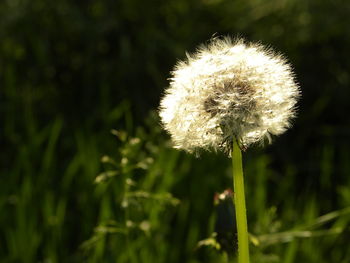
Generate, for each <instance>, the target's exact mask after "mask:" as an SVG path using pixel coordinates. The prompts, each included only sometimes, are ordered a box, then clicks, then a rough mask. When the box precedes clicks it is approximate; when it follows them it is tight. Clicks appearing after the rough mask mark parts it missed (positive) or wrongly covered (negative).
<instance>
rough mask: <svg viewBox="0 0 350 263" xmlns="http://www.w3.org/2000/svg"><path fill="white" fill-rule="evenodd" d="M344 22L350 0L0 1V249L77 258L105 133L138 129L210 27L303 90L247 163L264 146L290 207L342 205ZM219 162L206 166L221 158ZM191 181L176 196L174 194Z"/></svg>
mask: <svg viewBox="0 0 350 263" xmlns="http://www.w3.org/2000/svg"><path fill="white" fill-rule="evenodd" d="M349 24H350V2H347V1H340V0H334V1H316V0H314V1H297V0H283V1H277V0H276V1H275V0H267V1H252V0H249V1H247V0H244V1H243V0H236V1H228V0H176V1H175V0H166V1H160V0H153V1H140V0H118V1H109V0H105V1H101V0H94V1H92V0H91V1H68V0H57V1H43V0H31V1H29V0H7V1H5V0H3V1H0V147H1V151H0V167H1V171H0V172H1V179H0V180H1V186H0V187H1V194H0V197H1V199H0V207H1V216H0V229H1V230H0V258H1V257H2V258H3V260H4V262H25V261H27V262H70V261H72V262H73V261H74V260H75V261H76V262H80V260H81V258H80V257H79V256H77V253H78V252H76V251H78V250H79V249H78V247H79V246H80V244H81V243H82V242H83V241H85V240H86V239H88V238H89V236H90V235H91V233H92V231H93V228H94V226H95V225H96V224H97V223H98V219H97V218H96V216H95V214H97V211H98V210H99V209H100V205H101V203H100V201H101V200H100V199H99V198H96V197H94V196H92V195H90V193H91V191H94V189H95V188H94V187H95V186H94V185H93V178H94V177H95V176H96V175H97V174H98V173H99V172H100V171H101V169H102V168H101V166H100V164H99V159H100V157H101V156H102V155H103V154H106V153H110V154H112V155H113V151H115V148H117V146H116V145H113V142H114V141H115V139H114V137H113V136H111V135H110V133H109V131H110V130H111V129H113V128H115V129H124V130H126V131H127V132H128V133H130V134H137V132H136V131H137V127H145V125H146V124H145V122H146V123H147V121H145V120H148V119H149V115H150V113H149V112H150V111H152V110H155V109H156V108H157V107H158V104H159V100H160V97H161V94H162V91H163V90H164V88H165V87H166V86H167V85H168V80H167V78H168V77H169V76H170V75H169V71H170V70H171V69H172V67H173V65H174V64H175V63H176V61H177V60H178V59H183V58H185V52H186V51H188V52H192V51H194V50H195V48H196V46H197V45H198V44H200V43H203V42H204V43H205V42H206V41H207V40H208V39H210V38H211V37H212V36H221V35H231V36H234V37H235V36H237V35H238V36H242V37H244V38H245V39H247V40H249V41H255V42H261V43H262V44H264V45H268V46H271V47H272V48H273V49H275V50H276V51H278V52H281V53H283V54H285V55H286V57H287V58H288V60H289V61H290V62H291V64H292V65H293V67H294V70H295V73H296V79H297V81H298V83H299V84H300V87H301V91H302V99H301V101H300V103H299V109H298V118H297V119H296V120H295V121H294V122H295V124H294V126H293V128H292V129H291V130H290V131H288V132H287V134H285V135H282V136H281V137H279V138H275V140H274V143H273V145H271V146H269V147H267V148H266V149H264V150H260V149H252V150H250V151H248V153H247V160H250V159H252V160H255V159H254V158H256V155H259V154H266V155H268V156H269V160H270V161H269V167H270V168H269V169H271V170H273V171H274V174H285V173H287V171H293V172H292V174H293V176H292V177H291V178H292V179H290V177H288V178H289V179H288V180H291V181H290V182H291V185H292V186H291V188H290V189H288V188H287V189H285V191H284V190H280V191H281V192H283V191H284V194H285V198H286V199H288V198H289V195H291V196H292V197H291V199H293V204H294V206H295V208H296V209H297V207H298V204H300V202H301V203H303V202H304V201H303V200H304V199H302V198H305V197H306V196H307V197H308V198H310V199H312V200H314V202H313V203H316V204H317V205H316V206H317V213H316V214H318V215H321V214H324V213H327V212H330V211H333V210H337V209H341V208H343V207H345V206H348V205H350V191H349V190H347V188H348V186H349V182H350V181H349V172H350V164H349V162H350V159H349V157H350V150H349V146H350V140H349V139H350V125H349V98H350V89H349V84H350V72H349V70H350V59H349V57H350V49H349V47H350V30H349ZM153 115H154V114H153ZM121 116H122V117H121ZM157 125H158V121H157V120H155V121H153V122H152V124H151V125H149V126H147V127H148V128H144V129H145V130H146V131H149V130H152V128H153V129H159V128H156V126H157ZM150 127H152V128H150ZM157 136H161V137H162V138H164V140H166V138H168V136H167V135H166V134H164V133H160V135H157ZM78 153H79V154H78ZM172 154H174V153H173V152H172ZM184 156H185V157H183V158H190V159H191V158H192V157H188V156H187V155H184ZM181 158H182V157H181ZM203 158H204V159H205V160H206V158H208V159H210V157H208V156H206V155H205V156H204V157H203ZM215 158H216V159H215ZM215 158H214V159H215V161H213V163H212V164H210V165H213V166H214V167H215V165H218V164H222V163H225V162H226V159H225V157H223V156H219V157H217V156H216V157H215ZM186 160H187V159H186ZM189 163H190V165H191V166H196V165H201V162H200V160H195V159H191V161H189ZM206 165H209V164H206ZM227 165H229V162H228V164H227ZM203 169H204V171H205V168H203ZM208 169H214V168H208ZM214 170H215V169H214ZM191 171H192V170H191ZM197 172H198V173H202V172H203V171H201V170H198V171H197ZM191 173H195V171H192V172H191ZM63 174H68V175H69V176H63ZM198 176H199V175H198ZM194 177H195V176H194ZM272 178H273V179H272V181H271V184H269V186H268V187H269V188H268V189H270V190H271V193H269V192H268V194H267V195H268V197H267V198H268V200H269V204H270V205H276V206H277V207H280V206H282V207H283V203H281V200H278V199H277V197H276V195H275V194H274V192H273V190H274V189H275V188H276V187H277V188H278V185H279V181H283V180H285V179H284V177H283V176H277V177H273V176H272ZM193 180H194V179H193ZM185 185H186V183H185V182H184V185H183V186H181V184H180V183H179V184H177V185H175V186H174V188H172V189H171V191H172V192H174V194H175V195H177V196H178V197H179V198H180V199H181V198H182V197H183V196H184V195H185V194H184V193H186V192H187V191H185V190H181V189H183V187H185ZM223 185H224V183H222V185H221V188H219V189H216V190H215V191H220V190H222V189H223V187H224V186H223ZM194 187H195V186H194ZM198 187H200V186H198ZM213 191H214V190H213ZM211 194H212V193H210V195H211ZM282 196H283V194H280V197H282ZM310 196H312V197H310ZM187 197H188V198H189V199H190V197H189V196H187ZM287 197H288V198H287ZM183 198H185V197H183ZM211 198H212V197H211V196H210V197H208V198H207V200H210V199H211ZM60 200H64V201H62V206H63V208H60V209H62V211H64V212H62V213H64V214H65V216H64V218H65V219H64V220H63V221H64V224H63V222H61V225H60V227H59V228H57V229H56V230H52V229H51V228H50V227H51V225H50V224H48V225H49V227H47V226H46V225H45V224H46V223H45V222H46V219H47V218H48V217H49V216H47V215H49V214H50V212H47V211H49V210H50V209H54V208H52V207H56V208H57V209H59V207H60V204H61V203H60ZM198 200H200V199H198ZM56 208H55V209H56ZM55 209H54V210H55ZM290 209H291V210H292V206H291V207H290ZM306 210H307V208H306ZM50 211H51V210H50ZM55 211H56V210H55ZM57 211H58V210H57ZM57 211H56V212H57ZM60 211H61V210H60ZM56 212H55V213H56ZM53 213H54V212H53ZM57 213H58V212H57ZM208 213H209V212H208ZM291 213H292V212H291ZM172 220H173V221H174V220H175V219H172ZM81 221H84V224H83V223H82V222H81ZM175 221H176V220H175ZM204 223H205V222H202V223H201V224H204ZM173 224H176V223H174V222H173ZM41 227H42V228H41ZM45 227H47V228H48V229H46V228H45ZM38 229H39V230H38ZM200 229H201V228H200ZM52 231H56V232H59V233H56V234H55V235H57V238H55V239H54V241H52V240H51V234H52ZM201 231H202V232H201ZM199 233H203V230H199ZM198 235H199V237H200V238H203V237H205V234H202V235H201V234H198ZM47 240H51V241H50V242H51V243H50V248H47V247H46V246H45V245H44V243H45V242H48V241H47ZM197 241H198V240H197ZM179 242H180V241H179ZM28 244H30V245H28ZM342 244H345V243H342ZM338 247H341V245H339V246H338ZM175 250H176V248H175ZM179 250H181V249H179ZM47 251H51V252H47ZM50 253H51V254H52V255H51V254H50ZM55 253H56V254H55ZM325 253H326V252H325ZM54 254H55V255H54ZM78 254H79V253H78ZM178 254H179V255H181V256H179V258H180V259H182V260H185V261H184V262H190V261H186V260H187V259H188V258H189V257H190V256H188V254H186V253H185V252H184V251H182V252H181V253H180V252H179V253H178ZM338 254H339V255H340V256H339V257H338V258H342V257H343V260H345V258H346V256H344V255H341V252H339V253H338ZM50 255H51V256H50ZM199 257H200V256H199ZM45 258H51V260H52V261H44V260H45ZM73 258H74V260H73ZM68 259H69V260H68ZM67 260H68V261H67ZM107 260H108V259H105V261H103V262H108V261H107ZM308 260H309V261H305V262H314V261H312V260H310V259H308ZM96 262H98V260H97V259H96ZM100 262H101V261H100ZM111 262H112V261H111ZM119 262H124V261H123V260H122V259H120V261H119ZM126 262H127V261H126ZM191 262H192V261H191ZM193 262H197V261H193ZM315 262H316V261H315ZM330 262H331V261H330ZM333 262H335V261H333ZM338 262H341V261H338ZM342 262H346V261H342Z"/></svg>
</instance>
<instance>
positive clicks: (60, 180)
mask: <svg viewBox="0 0 350 263" xmlns="http://www.w3.org/2000/svg"><path fill="white" fill-rule="evenodd" d="M128 108H129V104H127V103H123V104H121V105H120V106H118V107H117V108H116V109H115V110H114V111H113V112H111V114H110V115H109V117H108V118H110V119H109V121H110V122H114V123H116V124H118V125H119V127H120V129H118V130H113V131H112V132H111V133H109V131H107V130H102V131H98V132H95V133H93V132H90V131H87V130H85V129H75V130H72V131H70V130H69V129H68V128H67V127H66V126H65V125H66V124H65V122H64V121H63V120H62V119H60V118H56V119H54V120H52V121H50V122H49V123H48V124H47V126H45V127H43V128H42V129H38V128H37V127H36V126H35V125H34V124H31V126H29V127H32V128H28V130H27V131H24V136H23V137H22V141H21V143H20V144H19V145H18V147H17V148H16V149H15V150H14V152H15V154H13V155H12V156H11V158H12V159H11V160H9V161H8V164H9V166H8V167H7V168H4V169H3V170H2V172H1V173H2V174H1V178H3V179H2V184H1V185H0V188H1V189H0V192H1V195H0V208H1V211H2V213H1V217H0V225H1V228H0V234H1V236H0V237H1V238H0V259H1V262H118V263H123V262H131V263H136V262H152V263H153V262H170V263H172V262H174V263H178V262H189V263H192V262H193V263H194V262H227V260H228V259H229V260H230V261H231V262H234V261H235V254H236V251H234V252H233V253H229V256H227V255H226V252H220V251H218V250H217V248H215V244H216V243H215V242H204V245H201V246H198V242H200V241H201V240H205V239H207V238H209V240H211V239H210V237H212V233H213V231H214V225H215V220H216V216H217V215H216V208H215V205H214V202H213V198H214V194H215V192H222V191H223V190H225V189H226V188H229V187H230V186H231V185H232V181H231V180H232V178H231V176H230V175H231V166H230V164H231V162H230V160H229V159H228V158H227V157H226V156H224V155H221V154H209V153H203V154H202V155H201V156H200V158H195V157H193V156H190V155H187V154H185V153H183V152H179V151H176V150H174V149H172V148H171V146H170V141H169V138H168V136H167V135H165V134H164V133H163V132H162V131H161V129H160V127H159V125H158V122H157V118H156V117H155V113H152V114H150V117H149V118H148V119H147V120H145V121H144V123H142V124H139V125H138V126H136V125H134V124H133V119H132V116H131V115H130V112H129V110H128ZM284 136H288V135H284ZM276 143H278V141H277V142H276ZM276 147H278V146H276ZM290 147H293V144H291V145H290ZM335 154H336V158H337V159H338V160H339V161H338V162H337V163H339V164H338V166H337V171H339V172H343V173H344V174H345V173H346V172H347V171H349V169H350V167H349V165H348V162H347V160H348V157H349V156H348V151H347V150H346V149H345V148H341V149H340V150H339V151H338V152H335V148H334V146H333V145H332V144H329V143H325V144H324V145H319V146H317V148H315V149H314V156H315V158H314V164H313V165H314V166H315V167H316V168H315V167H313V168H315V169H316V170H317V171H319V172H318V173H317V177H316V176H315V175H314V174H315V173H314V172H312V171H310V172H309V173H308V171H307V170H305V169H303V167H298V165H296V164H295V163H293V162H286V161H284V160H283V159H282V161H281V159H280V161H279V162H278V163H277V157H276V155H274V154H273V153H271V154H270V153H268V150H266V151H265V150H251V151H248V152H246V153H244V155H243V158H244V169H245V180H246V182H245V185H246V199H247V200H246V201H247V211H248V224H249V231H250V232H251V234H252V236H251V241H252V243H251V257H252V260H251V261H252V262H281V263H291V262H297V261H298V262H308V263H309V262H317V263H322V262H327V263H328V262H350V252H349V250H348V247H347V246H348V242H349V239H348V233H349V221H350V211H349V208H347V207H349V206H350V189H349V187H348V185H349V179H348V181H341V180H339V179H338V180H335V179H334V178H338V177H336V176H337V175H336V174H334V169H335V165H334V163H335ZM308 176H309V178H308ZM339 178H340V176H339ZM341 178H345V177H341ZM300 180H302V181H300ZM332 199H334V200H332ZM323 214H327V215H326V216H323V217H322V215H323ZM202 244H203V243H202Z"/></svg>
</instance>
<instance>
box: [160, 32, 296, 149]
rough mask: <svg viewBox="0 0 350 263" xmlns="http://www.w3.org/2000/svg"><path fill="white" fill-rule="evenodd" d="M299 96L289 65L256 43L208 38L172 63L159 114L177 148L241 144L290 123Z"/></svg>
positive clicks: (275, 132)
mask: <svg viewBox="0 0 350 263" xmlns="http://www.w3.org/2000/svg"><path fill="white" fill-rule="evenodd" d="M299 96H300V91H299V88H298V85H297V84H296V83H295V81H294V76H293V73H292V70H291V67H290V65H289V64H288V63H287V62H286V60H285V59H284V58H283V57H282V56H281V55H277V54H275V53H274V52H273V51H272V50H270V49H267V48H264V47H263V46H261V45H259V44H251V43H250V44H246V43H244V41H243V40H241V39H240V40H232V39H231V38H224V39H213V40H211V41H210V43H209V44H208V45H207V46H201V47H200V48H199V49H198V50H197V52H196V53H194V54H192V55H187V59H186V61H180V62H178V63H177V65H176V66H175V69H174V71H173V72H172V77H171V78H170V86H169V87H168V88H167V89H166V90H165V95H164V97H163V98H162V100H161V103H160V117H161V120H162V123H163V125H164V128H165V129H166V130H167V131H168V132H169V133H170V134H171V137H172V140H173V142H174V144H175V147H176V148H180V149H184V150H186V151H188V152H193V151H197V150H199V149H201V148H204V149H206V150H211V149H213V150H224V151H229V150H230V149H231V145H232V141H233V139H234V137H236V138H237V140H238V142H239V144H240V146H241V148H246V147H248V146H250V145H251V144H253V143H257V142H263V141H265V140H266V139H267V140H268V141H270V140H271V136H270V135H271V134H272V135H279V134H281V133H283V132H284V131H285V130H286V129H287V128H288V127H290V124H291V123H290V121H291V119H292V118H293V117H294V116H295V105H296V102H297V99H298V98H299Z"/></svg>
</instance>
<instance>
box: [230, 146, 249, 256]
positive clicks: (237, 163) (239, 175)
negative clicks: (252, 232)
mask: <svg viewBox="0 0 350 263" xmlns="http://www.w3.org/2000/svg"><path fill="white" fill-rule="evenodd" d="M232 166H233V169H232V172H233V189H234V193H235V194H234V200H235V209H236V223H237V234H238V263H249V242H248V227H247V212H246V206H245V195H244V179H243V168H242V153H241V150H240V148H239V146H238V143H237V141H236V140H233V148H232Z"/></svg>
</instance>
